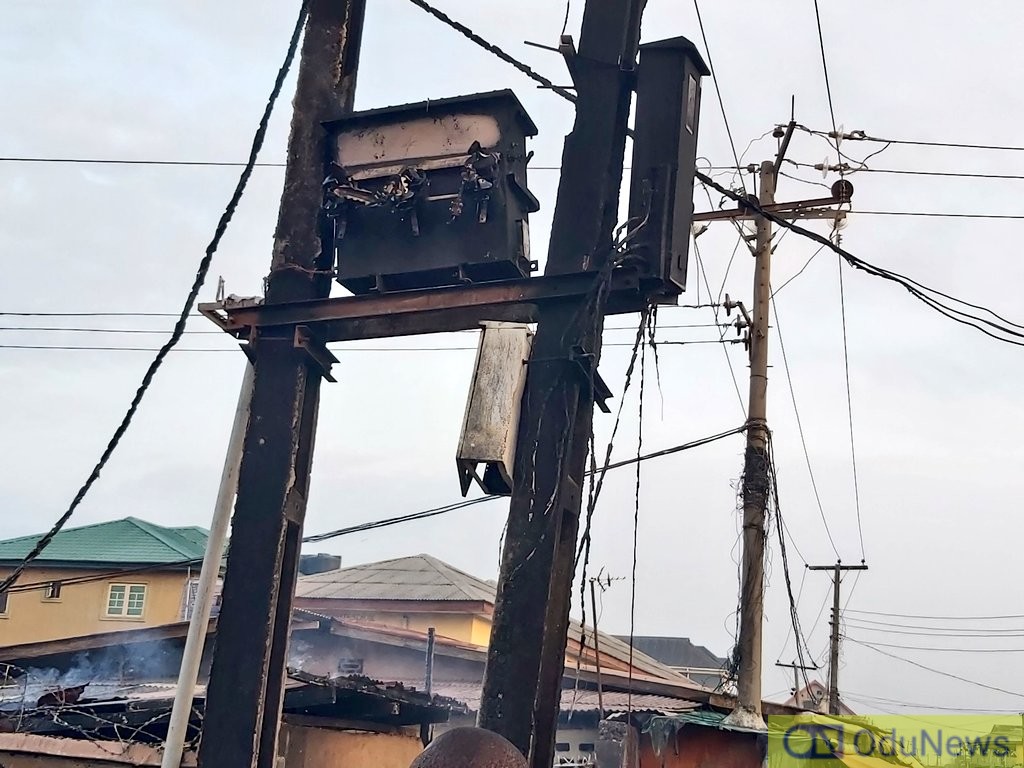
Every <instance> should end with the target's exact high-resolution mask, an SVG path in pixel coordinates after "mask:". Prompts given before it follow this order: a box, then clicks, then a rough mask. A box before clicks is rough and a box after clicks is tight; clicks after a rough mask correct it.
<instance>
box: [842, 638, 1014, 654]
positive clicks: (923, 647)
mask: <svg viewBox="0 0 1024 768" xmlns="http://www.w3.org/2000/svg"><path fill="white" fill-rule="evenodd" d="M844 637H845V638H846V639H847V640H853V641H854V642H856V639H855V638H852V637H850V636H849V635H844ZM871 643H872V645H877V646H879V647H881V648H898V649H900V650H904V651H940V652H944V653H1024V648H938V647H936V646H933V645H900V644H898V643H880V642H877V641H875V640H872V641H871Z"/></svg>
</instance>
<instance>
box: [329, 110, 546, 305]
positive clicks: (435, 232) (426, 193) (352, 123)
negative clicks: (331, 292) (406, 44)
mask: <svg viewBox="0 0 1024 768" xmlns="http://www.w3.org/2000/svg"><path fill="white" fill-rule="evenodd" d="M325 127H326V129H327V131H328V154H329V157H328V158H327V162H328V168H327V177H326V179H325V181H324V214H325V220H326V222H327V236H328V238H329V239H330V240H331V241H332V245H333V249H334V256H335V260H336V267H337V279H338V282H339V283H341V284H342V285H343V286H344V287H345V288H347V289H348V290H350V291H351V292H352V293H355V294H365V293H369V292H371V291H399V290H408V289H415V288H432V287H437V286H444V285H456V284H459V283H466V282H486V281H491V280H505V279H511V278H519V277H528V276H529V275H530V272H531V271H532V270H533V269H534V268H535V267H536V264H535V262H533V261H532V260H531V259H530V234H529V226H528V224H527V220H528V214H530V213H532V212H534V211H536V210H538V208H539V207H540V206H539V204H538V202H537V199H536V198H535V197H534V196H533V195H532V194H530V192H529V190H528V189H527V186H526V165H527V162H528V161H529V159H530V155H529V154H527V151H526V139H527V137H529V136H535V135H536V134H537V127H536V126H535V125H534V124H533V121H532V120H530V117H529V115H527V114H526V111H525V110H524V109H523V106H522V104H520V103H519V100H518V99H517V98H516V97H515V94H513V93H512V91H508V90H504V91H494V92H491V93H481V94H475V95H473V96H461V97H457V98H451V99H442V100H440V101H427V102H422V103H419V104H409V105H405V106H400V107H388V108H386V109H374V110H370V111H366V112H355V113H353V114H350V115H348V116H346V117H345V118H343V119H341V120H337V121H334V122H330V123H327V124H326V126H325Z"/></svg>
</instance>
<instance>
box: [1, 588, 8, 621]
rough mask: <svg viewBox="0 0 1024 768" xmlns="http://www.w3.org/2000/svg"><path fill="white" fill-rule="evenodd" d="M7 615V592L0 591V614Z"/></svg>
mask: <svg viewBox="0 0 1024 768" xmlns="http://www.w3.org/2000/svg"><path fill="white" fill-rule="evenodd" d="M6 615H7V593H6V592H0V616H6Z"/></svg>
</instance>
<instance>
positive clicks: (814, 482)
mask: <svg viewBox="0 0 1024 768" xmlns="http://www.w3.org/2000/svg"><path fill="white" fill-rule="evenodd" d="M773 295H774V294H773ZM771 305H772V314H773V315H774V317H775V331H776V333H777V335H778V337H779V348H780V349H781V350H782V367H783V370H785V372H786V381H787V382H788V383H789V396H790V399H791V400H792V402H793V413H794V415H795V416H796V429H797V433H798V434H799V435H800V446H801V447H802V448H803V452H804V460H805V461H806V463H807V474H808V475H809V476H810V478H811V490H812V491H814V500H815V501H816V502H817V504H818V513H819V514H820V515H821V523H822V525H824V526H825V534H826V535H827V536H828V542H829V544H831V545H832V551H833V552H835V553H836V557H837V558H840V559H841V555H840V554H839V549H838V548H837V547H836V542H835V539H834V538H832V531H831V529H830V528H829V526H828V518H826V516H825V507H824V505H823V504H822V503H821V494H820V493H818V482H817V480H815V478H814V469H813V468H812V467H811V454H810V451H808V450H807V438H806V437H805V436H804V424H803V419H801V418H800V408H799V407H798V406H797V404H796V389H794V387H793V375H792V373H791V372H790V370H789V358H788V357H787V356H786V343H785V341H784V340H783V338H782V325H781V323H780V322H779V309H778V306H777V305H776V303H775V301H774V299H773V300H771Z"/></svg>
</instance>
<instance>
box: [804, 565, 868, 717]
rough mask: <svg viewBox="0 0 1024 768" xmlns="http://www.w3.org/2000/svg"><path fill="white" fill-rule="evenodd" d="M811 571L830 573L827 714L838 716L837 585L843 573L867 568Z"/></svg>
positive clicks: (827, 567)
mask: <svg viewBox="0 0 1024 768" xmlns="http://www.w3.org/2000/svg"><path fill="white" fill-rule="evenodd" d="M807 568H808V570H811V571H832V621H830V622H829V624H830V625H831V626H832V635H831V639H830V641H829V657H828V713H829V714H830V715H838V714H839V611H840V608H839V585H840V584H841V583H842V578H843V572H844V571H866V570H867V569H868V567H867V566H866V565H864V563H861V564H860V565H843V564H842V563H838V562H837V563H836V564H835V565H809V566H807Z"/></svg>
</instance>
